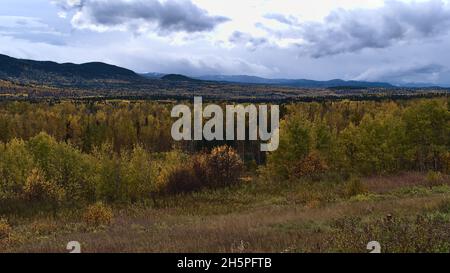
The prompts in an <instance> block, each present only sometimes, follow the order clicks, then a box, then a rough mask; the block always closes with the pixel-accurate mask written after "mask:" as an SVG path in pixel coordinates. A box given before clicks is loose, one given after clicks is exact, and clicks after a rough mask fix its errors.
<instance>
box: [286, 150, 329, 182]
mask: <svg viewBox="0 0 450 273" xmlns="http://www.w3.org/2000/svg"><path fill="white" fill-rule="evenodd" d="M327 170H328V165H327V163H326V162H325V160H324V159H323V158H322V157H321V156H320V154H319V153H318V152H311V153H310V154H309V155H308V156H307V157H306V158H304V159H303V160H301V161H300V162H299V163H298V164H296V165H295V167H294V170H293V173H294V177H300V176H314V175H320V174H322V173H324V172H326V171H327Z"/></svg>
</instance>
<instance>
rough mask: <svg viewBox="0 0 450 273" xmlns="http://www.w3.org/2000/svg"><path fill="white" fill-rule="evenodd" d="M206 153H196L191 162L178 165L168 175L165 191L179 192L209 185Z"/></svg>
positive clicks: (170, 192) (191, 190)
mask: <svg viewBox="0 0 450 273" xmlns="http://www.w3.org/2000/svg"><path fill="white" fill-rule="evenodd" d="M205 159H206V155H203V154H201V155H196V156H193V157H192V158H191V160H190V161H189V162H190V163H189V164H185V165H182V166H178V167H177V168H175V169H174V170H173V171H172V172H171V173H170V174H169V175H168V177H167V182H166V185H165V190H164V191H165V193H169V194H178V193H188V192H194V191H198V190H201V189H203V188H205V187H207V183H208V178H207V175H206V160H205Z"/></svg>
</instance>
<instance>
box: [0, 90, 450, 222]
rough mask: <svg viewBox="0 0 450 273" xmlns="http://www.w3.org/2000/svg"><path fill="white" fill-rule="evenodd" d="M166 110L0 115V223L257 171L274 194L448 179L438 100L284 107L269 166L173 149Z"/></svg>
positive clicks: (254, 148)
mask: <svg viewBox="0 0 450 273" xmlns="http://www.w3.org/2000/svg"><path fill="white" fill-rule="evenodd" d="M172 106H173V105H172V104H158V103H154V102H133V103H130V102H126V101H107V102H96V103H74V102H62V103H59V104H48V103H37V104H31V103H25V102H11V103H4V104H1V105H0V213H6V212H7V211H17V210H20V209H24V210H30V209H32V208H42V207H46V208H48V209H53V210H54V211H56V209H58V208H60V207H63V206H71V207H73V206H84V205H86V204H90V203H94V202H97V201H103V202H108V203H133V202H142V201H150V202H153V203H155V204H157V203H158V198H159V196H161V195H166V194H178V193H184V192H190V191H195V190H200V189H203V188H219V187H227V186H230V185H234V184H236V183H238V182H239V178H240V176H241V174H242V171H244V170H246V171H247V172H248V173H249V174H253V175H256V173H257V172H256V171H257V168H258V169H259V172H258V173H259V175H260V176H263V177H265V178H269V179H272V180H273V181H279V182H282V181H286V180H288V179H290V180H295V179H299V178H303V177H312V178H318V179H320V177H321V176H323V175H328V174H333V175H336V176H339V177H348V176H350V175H352V174H356V175H374V174H387V173H395V172H399V171H404V170H417V171H428V170H433V171H439V172H446V173H448V172H449V171H450V137H449V136H450V112H449V103H448V99H447V98H438V99H420V100H408V101H387V102H374V101H366V102H356V101H342V102H323V103H294V104H290V105H283V106H282V107H281V109H282V116H283V118H282V121H281V130H280V134H281V136H280V146H279V149H278V150H277V151H275V152H273V153H270V154H268V155H265V154H262V153H261V152H260V151H259V148H260V145H259V143H256V142H202V141H198V142H183V143H176V142H174V141H173V140H172V137H171V135H170V132H171V126H172V122H173V121H174V120H173V119H171V118H170V110H171V107H172ZM266 157H267V158H266ZM244 163H245V165H246V166H244ZM257 165H259V166H257ZM38 205H39V206H38Z"/></svg>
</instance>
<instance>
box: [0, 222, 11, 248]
mask: <svg viewBox="0 0 450 273" xmlns="http://www.w3.org/2000/svg"><path fill="white" fill-rule="evenodd" d="M11 231H12V228H11V226H10V225H9V224H8V221H7V220H6V219H3V218H0V242H2V241H4V240H8V239H9V237H10V236H11Z"/></svg>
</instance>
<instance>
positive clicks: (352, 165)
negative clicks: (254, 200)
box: [267, 98, 450, 178]
mask: <svg viewBox="0 0 450 273" xmlns="http://www.w3.org/2000/svg"><path fill="white" fill-rule="evenodd" d="M287 112H288V114H287V115H286V116H285V118H284V120H283V121H282V125H281V130H280V132H281V139H280V148H279V149H278V150H277V151H276V152H274V153H272V154H271V155H270V156H269V158H268V163H267V170H269V171H268V173H270V174H272V175H275V176H278V177H282V178H295V177H300V176H315V175H320V174H323V173H327V172H328V173H329V172H334V173H338V174H346V175H348V174H352V173H356V174H358V175H373V174H386V173H394V172H398V171H403V170H417V171H427V170H434V171H442V172H449V170H450V112H449V104H448V99H447V98H441V99H428V100H413V101H407V102H402V101H396V102H394V101H391V102H383V103H373V102H340V103H331V104H330V103H324V104H318V103H304V104H294V105H290V106H289V107H288V109H287Z"/></svg>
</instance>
